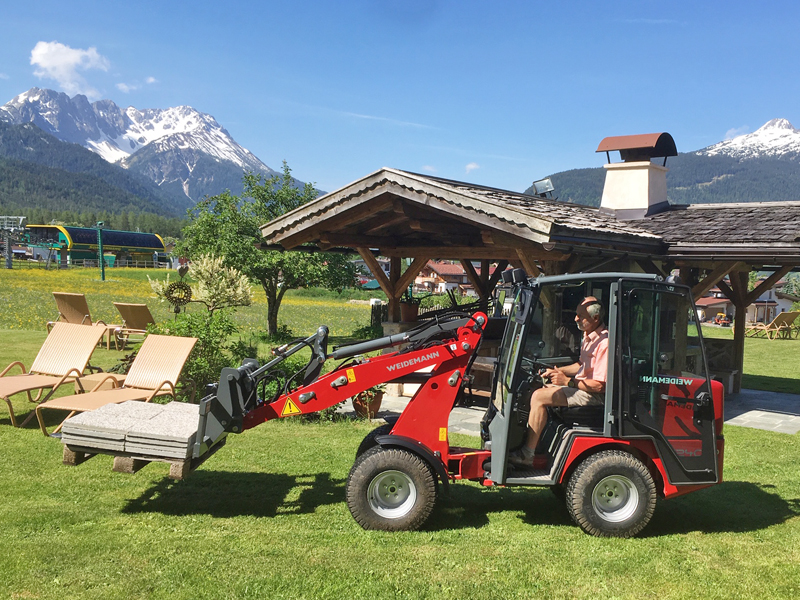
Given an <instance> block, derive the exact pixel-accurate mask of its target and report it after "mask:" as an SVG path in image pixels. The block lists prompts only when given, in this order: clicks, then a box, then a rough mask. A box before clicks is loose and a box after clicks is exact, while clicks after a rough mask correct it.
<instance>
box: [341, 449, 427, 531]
mask: <svg viewBox="0 0 800 600" xmlns="http://www.w3.org/2000/svg"><path fill="white" fill-rule="evenodd" d="M389 469H396V470H398V471H402V472H404V473H406V474H407V475H408V476H409V477H410V478H411V479H413V480H414V485H415V487H416V488H417V504H416V506H415V507H414V508H413V510H412V511H411V512H410V513H408V514H406V515H404V516H403V517H401V518H398V519H387V518H384V517H381V516H379V515H377V514H375V513H374V512H373V511H372V509H371V508H370V506H369V503H368V502H367V499H366V490H367V488H368V487H369V483H370V481H372V479H374V478H375V476H377V475H378V474H379V473H380V472H382V471H386V470H389ZM345 493H346V501H347V508H349V509H350V514H352V515H353V518H354V519H355V520H356V523H358V524H359V525H361V527H362V528H364V529H367V530H380V531H416V530H417V529H419V528H420V527H422V525H423V524H424V523H425V521H426V520H427V519H428V517H429V516H430V514H431V513H432V512H433V508H434V506H435V504H436V477H435V476H434V473H433V471H432V470H431V467H430V465H428V463H427V462H425V460H424V459H422V458H421V457H420V456H418V455H416V454H414V453H413V452H410V451H408V450H403V449H399V448H382V447H380V446H376V447H374V448H371V449H370V450H367V451H366V452H365V453H364V454H362V455H361V456H359V457H358V459H356V462H355V464H354V465H353V468H352V469H350V474H349V475H348V476H347V483H346V484H345Z"/></svg>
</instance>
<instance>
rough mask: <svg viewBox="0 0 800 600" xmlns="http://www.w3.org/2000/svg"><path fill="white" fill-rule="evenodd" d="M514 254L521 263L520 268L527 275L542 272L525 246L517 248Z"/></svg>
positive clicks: (537, 274)
mask: <svg viewBox="0 0 800 600" xmlns="http://www.w3.org/2000/svg"><path fill="white" fill-rule="evenodd" d="M516 254H517V256H516V258H517V260H519V262H520V263H522V268H523V269H525V273H527V274H528V276H529V277H538V276H539V275H541V274H542V272H541V271H540V270H539V266H538V265H537V264H536V263H535V262H534V256H533V255H532V254H531V253H530V252H528V251H527V249H526V248H517V251H516Z"/></svg>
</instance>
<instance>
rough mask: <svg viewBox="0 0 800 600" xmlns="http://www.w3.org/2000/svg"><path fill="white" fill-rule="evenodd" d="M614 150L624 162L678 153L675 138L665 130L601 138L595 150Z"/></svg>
mask: <svg viewBox="0 0 800 600" xmlns="http://www.w3.org/2000/svg"><path fill="white" fill-rule="evenodd" d="M615 150H618V151H619V154H620V156H621V157H622V160H623V161H625V162H629V161H638V160H650V159H651V158H660V157H664V158H666V157H668V156H677V155H678V149H677V147H676V146H675V140H673V139H672V136H671V135H670V134H668V133H666V132H663V133H643V134H640V135H618V136H612V137H607V138H603V141H601V142H600V145H599V146H598V147H597V150H596V152H606V153H608V152H613V151H615Z"/></svg>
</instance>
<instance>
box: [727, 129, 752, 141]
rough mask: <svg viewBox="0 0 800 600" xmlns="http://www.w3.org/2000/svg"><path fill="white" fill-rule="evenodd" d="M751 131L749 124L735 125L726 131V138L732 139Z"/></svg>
mask: <svg viewBox="0 0 800 600" xmlns="http://www.w3.org/2000/svg"><path fill="white" fill-rule="evenodd" d="M749 131H750V128H749V127H748V126H747V125H742V126H741V127H734V128H732V129H728V131H726V132H725V139H726V140H732V139H733V138H735V137H739V136H740V135H744V134H745V133H747V132H749Z"/></svg>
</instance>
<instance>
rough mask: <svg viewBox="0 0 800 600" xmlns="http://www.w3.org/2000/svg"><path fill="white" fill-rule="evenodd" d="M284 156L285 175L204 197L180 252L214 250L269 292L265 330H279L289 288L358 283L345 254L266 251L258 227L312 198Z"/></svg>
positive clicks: (253, 179) (251, 178) (255, 178)
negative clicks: (239, 192) (239, 193)
mask: <svg viewBox="0 0 800 600" xmlns="http://www.w3.org/2000/svg"><path fill="white" fill-rule="evenodd" d="M291 173H292V171H291V169H290V168H289V166H288V165H287V164H286V162H285V161H284V163H283V174H282V175H279V176H273V177H269V178H267V179H263V178H262V176H261V175H254V174H252V173H248V174H246V175H245V176H244V181H243V183H244V191H243V192H242V196H241V197H238V196H234V195H233V194H231V193H230V192H223V193H222V194H218V195H216V196H212V197H206V198H204V199H203V200H201V201H200V202H198V203H197V205H196V206H195V208H194V209H192V210H190V211H189V219H190V222H189V224H188V225H187V226H186V227H184V228H183V242H182V243H181V244H180V246H179V252H180V253H182V254H183V255H184V256H187V257H188V258H194V257H198V256H200V255H202V254H211V255H213V256H219V257H222V258H223V259H224V264H225V266H227V267H233V268H236V269H239V270H240V271H242V272H243V273H245V274H246V275H247V276H248V277H249V278H250V279H251V280H252V281H256V282H258V283H259V285H261V288H262V289H263V290H264V294H265V295H266V297H267V332H268V333H269V334H270V335H274V334H276V333H277V332H278V310H279V309H280V305H281V301H282V300H283V297H284V294H286V292H287V291H288V290H291V289H297V288H304V287H324V288H326V289H329V290H336V291H341V290H342V289H344V288H345V287H348V286H351V285H354V283H355V267H354V266H353V264H352V263H351V261H350V260H348V259H347V257H346V256H343V255H341V254H332V253H311V252H304V251H297V252H284V251H276V250H268V251H262V250H259V249H258V248H257V247H256V245H257V244H258V243H260V242H261V240H262V238H261V232H260V230H259V227H260V226H261V225H263V224H264V223H267V222H269V221H271V220H273V219H275V218H277V217H279V216H281V215H283V214H284V213H286V212H288V211H290V210H293V209H295V208H297V207H299V206H302V205H303V204H305V203H307V202H309V201H311V200H313V199H314V198H316V196H317V191H316V190H315V189H314V186H313V185H311V184H310V183H307V184H306V185H305V186H303V187H302V188H298V187H297V186H296V182H295V180H294V179H293V178H292V174H291Z"/></svg>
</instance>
